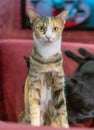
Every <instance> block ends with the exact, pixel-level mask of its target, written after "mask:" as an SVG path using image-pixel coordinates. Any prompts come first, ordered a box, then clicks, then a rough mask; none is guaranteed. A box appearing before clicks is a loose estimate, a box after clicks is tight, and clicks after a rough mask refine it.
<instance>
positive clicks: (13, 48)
mask: <svg viewBox="0 0 94 130" xmlns="http://www.w3.org/2000/svg"><path fill="white" fill-rule="evenodd" d="M79 47H84V48H87V50H89V51H90V52H92V53H93V52H94V44H89V45H87V44H82V43H76V44H75V43H66V42H63V44H62V50H63V51H64V50H68V49H69V50H72V51H73V52H76V53H77V49H78V48H79ZM31 50H32V41H31V40H0V120H7V121H12V122H15V121H17V117H18V115H19V114H20V113H21V112H22V111H23V109H24V101H23V89H22V88H23V85H24V82H25V78H26V76H27V67H26V63H25V61H24V58H23V56H29V55H30V52H31ZM76 67H77V64H76V63H75V62H73V61H72V60H71V59H69V58H67V57H66V56H65V55H64V70H65V75H67V76H71V75H72V73H73V71H74V70H75V68H76ZM1 124H3V126H4V123H2V122H1ZM5 125H6V123H5ZM10 125H11V124H9V125H6V127H7V126H10ZM78 126H79V127H80V126H81V127H84V126H88V127H91V126H92V127H94V121H93V119H91V120H89V121H88V122H85V123H84V124H79V125H78ZM1 128H3V127H2V125H0V129H1ZM3 130H4V129H3ZM10 130H11V129H10ZM19 130H21V129H19Z"/></svg>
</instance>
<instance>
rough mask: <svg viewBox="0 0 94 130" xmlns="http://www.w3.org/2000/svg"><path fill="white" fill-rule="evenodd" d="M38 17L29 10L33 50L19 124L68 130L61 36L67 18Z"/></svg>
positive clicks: (64, 16) (59, 16)
mask: <svg viewBox="0 0 94 130" xmlns="http://www.w3.org/2000/svg"><path fill="white" fill-rule="evenodd" d="M67 13H68V12H67V11H66V10H65V11H63V12H62V13H61V14H60V15H58V16H56V17H41V16H39V15H38V14H37V13H36V12H34V11H33V10H28V16H29V18H30V22H31V23H32V24H33V38H34V47H33V50H32V53H31V56H30V68H29V74H28V76H27V79H26V82H25V88H24V92H25V94H24V101H25V113H24V114H23V117H22V121H23V122H27V123H31V125H34V126H43V125H49V126H53V127H66V128H68V127H69V126H68V120H67V110H66V99H65V95H64V72H63V68H62V62H63V58H62V53H61V35H62V31H63V28H64V23H65V20H66V16H67Z"/></svg>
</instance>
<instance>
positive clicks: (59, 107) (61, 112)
mask: <svg viewBox="0 0 94 130" xmlns="http://www.w3.org/2000/svg"><path fill="white" fill-rule="evenodd" d="M52 97H53V102H54V106H55V108H56V111H57V116H58V118H59V120H60V124H61V127H65V128H68V127H69V125H68V119H67V108H66V99H65V94H64V73H63V72H62V71H60V72H56V73H55V75H54V86H53V89H52Z"/></svg>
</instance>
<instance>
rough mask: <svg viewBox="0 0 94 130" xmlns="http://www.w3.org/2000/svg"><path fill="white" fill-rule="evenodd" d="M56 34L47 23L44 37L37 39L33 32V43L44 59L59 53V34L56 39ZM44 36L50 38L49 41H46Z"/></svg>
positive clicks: (60, 39)
mask: <svg viewBox="0 0 94 130" xmlns="http://www.w3.org/2000/svg"><path fill="white" fill-rule="evenodd" d="M55 35H56V34H55V33H54V32H52V29H51V26H50V25H48V27H47V31H46V34H45V35H44V38H42V39H37V38H36V36H35V34H33V38H34V44H35V46H36V48H37V51H38V53H39V54H40V55H41V56H42V57H43V58H45V59H47V58H49V57H51V56H53V55H55V54H56V53H61V41H62V38H61V36H60V37H59V38H58V39H57V37H56V36H55ZM46 37H49V38H50V41H51V42H49V41H47V39H46Z"/></svg>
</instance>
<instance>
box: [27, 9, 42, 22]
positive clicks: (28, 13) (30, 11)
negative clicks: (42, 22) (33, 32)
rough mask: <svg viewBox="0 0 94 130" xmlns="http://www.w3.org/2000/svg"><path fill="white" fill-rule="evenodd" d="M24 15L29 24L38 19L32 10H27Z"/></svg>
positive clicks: (37, 15)
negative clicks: (27, 18)
mask: <svg viewBox="0 0 94 130" xmlns="http://www.w3.org/2000/svg"><path fill="white" fill-rule="evenodd" d="M26 13H27V16H28V17H29V19H30V23H33V22H34V21H35V20H36V19H37V18H39V17H40V15H39V14H38V13H36V12H35V11H34V10H33V9H27V11H26Z"/></svg>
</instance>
